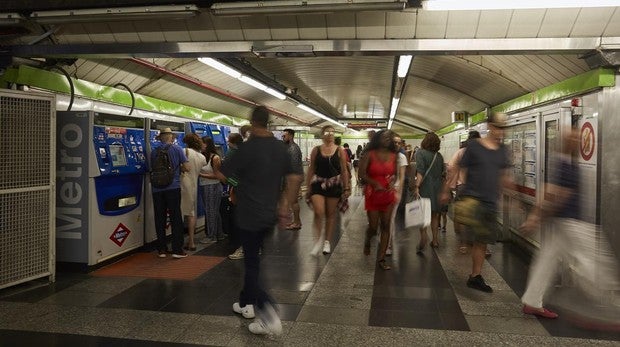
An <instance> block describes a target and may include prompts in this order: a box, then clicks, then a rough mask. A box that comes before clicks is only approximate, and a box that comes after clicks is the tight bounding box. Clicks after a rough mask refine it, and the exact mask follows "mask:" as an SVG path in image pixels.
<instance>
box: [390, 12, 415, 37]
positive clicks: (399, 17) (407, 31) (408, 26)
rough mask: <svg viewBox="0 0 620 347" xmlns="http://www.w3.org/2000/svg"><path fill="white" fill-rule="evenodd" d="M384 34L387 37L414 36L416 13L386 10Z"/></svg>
mask: <svg viewBox="0 0 620 347" xmlns="http://www.w3.org/2000/svg"><path fill="white" fill-rule="evenodd" d="M386 18H387V19H386V28H385V36H386V38H388V39H412V38H414V37H415V28H416V22H417V18H418V17H417V14H416V13H415V12H407V11H405V12H387V17H386Z"/></svg>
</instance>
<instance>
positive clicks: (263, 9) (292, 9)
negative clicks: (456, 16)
mask: <svg viewBox="0 0 620 347" xmlns="http://www.w3.org/2000/svg"><path fill="white" fill-rule="evenodd" d="M406 7H407V0H279V1H246V2H218V3H215V4H213V5H212V6H211V12H212V13H213V14H214V15H216V16H250V15H256V14H275V13H312V12H323V13H329V12H337V11H401V10H404V9H405V8H406Z"/></svg>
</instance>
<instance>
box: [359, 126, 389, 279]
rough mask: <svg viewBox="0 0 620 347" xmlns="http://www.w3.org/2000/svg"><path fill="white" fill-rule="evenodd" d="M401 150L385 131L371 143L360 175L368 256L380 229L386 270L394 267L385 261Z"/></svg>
mask: <svg viewBox="0 0 620 347" xmlns="http://www.w3.org/2000/svg"><path fill="white" fill-rule="evenodd" d="M397 151H398V150H397V147H396V144H395V143H394V132H392V131H390V130H381V131H379V132H378V133H376V134H375V135H374V137H373V138H372V140H371V141H370V143H369V144H368V147H367V151H366V152H365V154H364V155H363V156H362V159H361V161H360V168H359V175H360V178H361V179H362V180H364V182H365V183H366V184H365V187H364V202H365V207H366V215H367V217H368V229H367V230H366V239H365V241H364V254H365V255H369V254H370V242H371V239H372V237H373V236H374V235H376V234H377V229H378V228H379V226H380V227H381V228H380V235H381V237H380V243H379V250H378V259H379V260H378V264H379V267H381V268H382V269H383V270H389V269H391V267H390V266H389V265H388V264H387V263H386V261H385V255H386V251H387V248H388V242H389V238H390V224H391V217H392V209H393V208H394V207H395V202H396V190H395V188H394V185H395V184H396V182H397V179H398V178H397V175H398V171H397V169H396V166H397V158H398V157H397Z"/></svg>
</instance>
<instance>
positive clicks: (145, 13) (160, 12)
mask: <svg viewBox="0 0 620 347" xmlns="http://www.w3.org/2000/svg"><path fill="white" fill-rule="evenodd" d="M199 12H200V10H199V9H198V7H197V6H196V5H166V6H149V7H115V8H88V9H81V10H59V11H35V12H32V14H31V15H30V17H29V18H30V19H32V20H34V21H36V22H37V23H40V24H61V23H84V22H104V21H105V22H108V21H132V20H136V21H137V20H151V19H156V18H161V19H165V20H173V19H186V18H189V17H193V16H195V15H196V14H198V13H199Z"/></svg>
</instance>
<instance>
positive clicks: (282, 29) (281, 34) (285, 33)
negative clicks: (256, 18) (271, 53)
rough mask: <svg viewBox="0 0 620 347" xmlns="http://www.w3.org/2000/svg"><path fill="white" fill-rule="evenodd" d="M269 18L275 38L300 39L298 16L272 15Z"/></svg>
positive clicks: (272, 35) (272, 34)
mask: <svg viewBox="0 0 620 347" xmlns="http://www.w3.org/2000/svg"><path fill="white" fill-rule="evenodd" d="M268 20H269V27H270V28H271V37H272V38H273V39H274V40H299V30H298V28H297V17H296V16H294V15H290V16H270V17H268Z"/></svg>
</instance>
